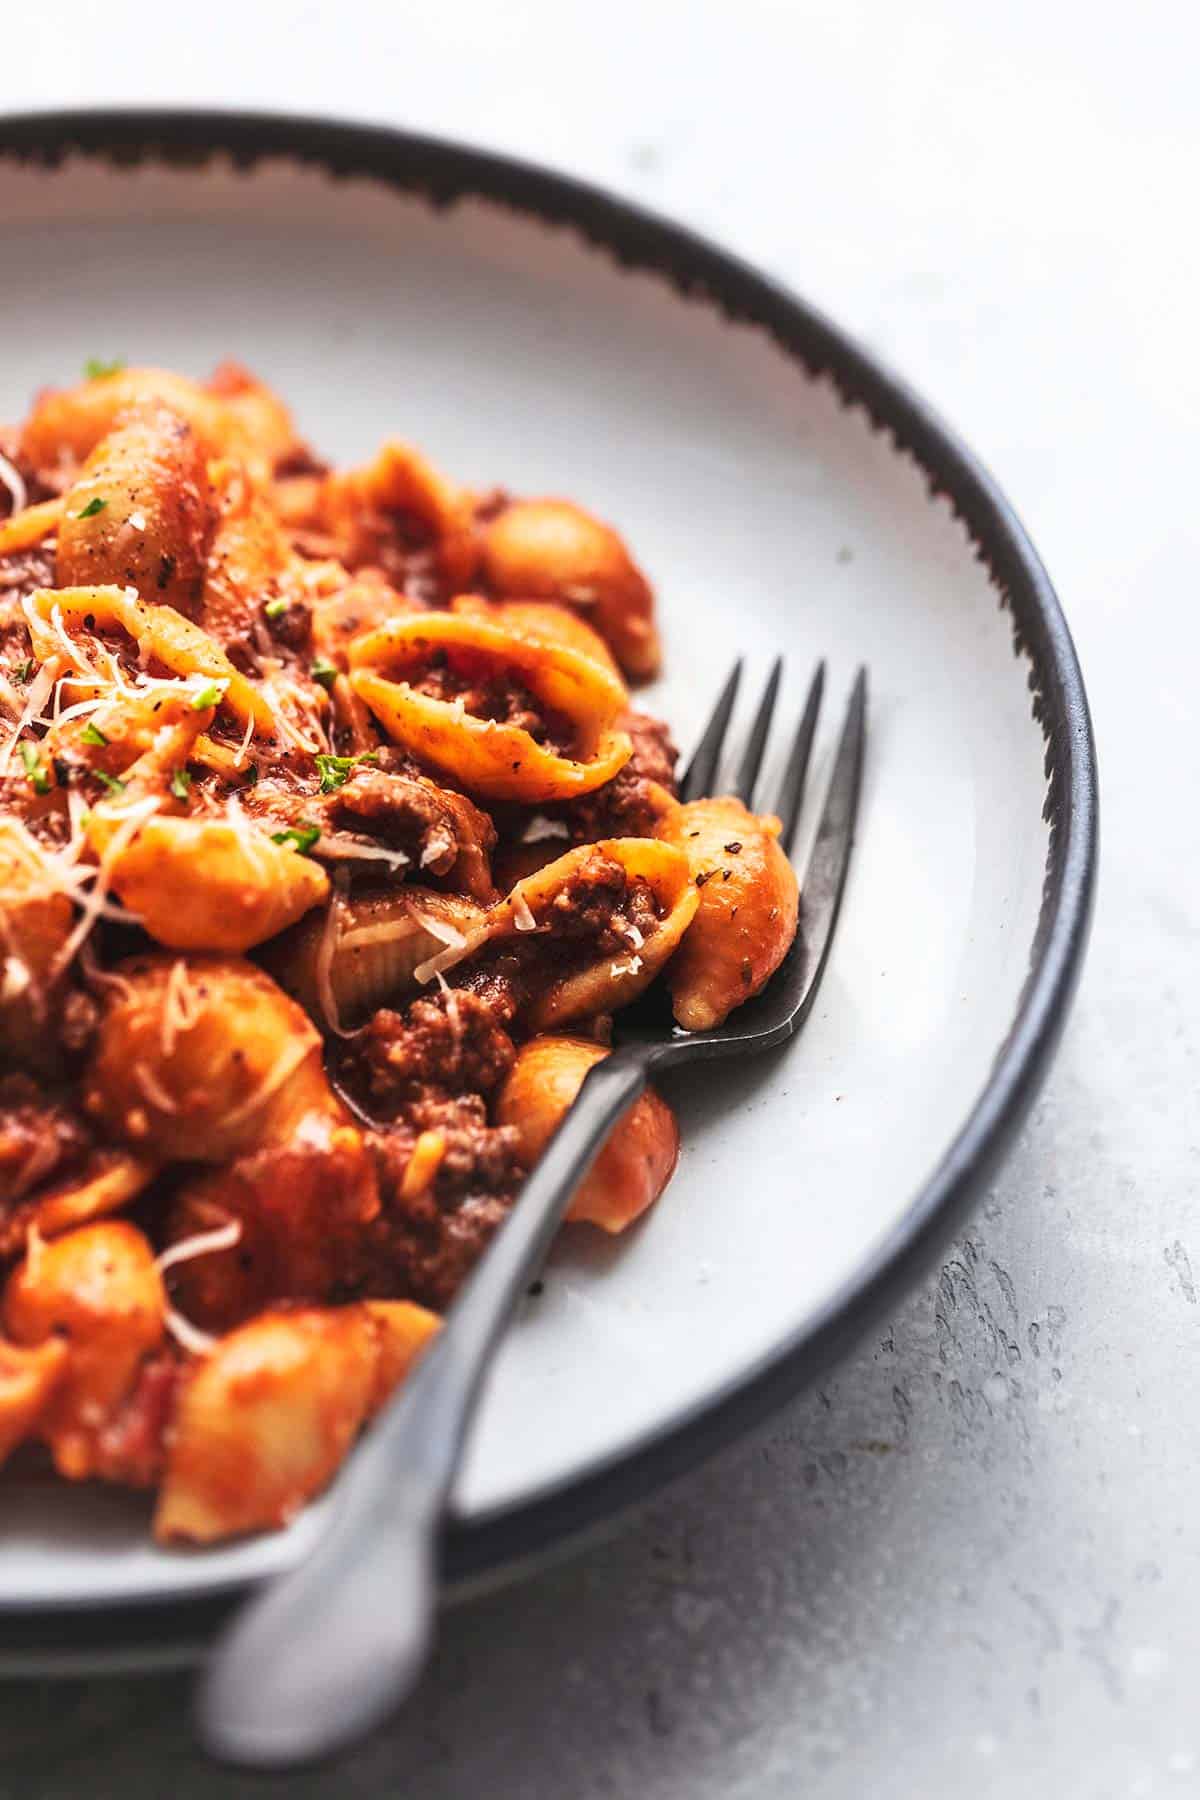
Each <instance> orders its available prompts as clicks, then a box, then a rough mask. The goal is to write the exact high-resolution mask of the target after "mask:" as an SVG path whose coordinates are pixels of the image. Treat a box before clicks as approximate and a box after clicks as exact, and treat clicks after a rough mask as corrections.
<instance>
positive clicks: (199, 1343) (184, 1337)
mask: <svg viewBox="0 0 1200 1800" xmlns="http://www.w3.org/2000/svg"><path fill="white" fill-rule="evenodd" d="M163 1324H164V1325H165V1326H166V1328H167V1330H168V1331H169V1332H170V1333H171V1336H172V1337H173V1338H174V1339H175V1341H176V1343H178V1344H181V1345H182V1346H183V1348H184V1349H185V1350H186V1351H187V1352H188V1354H189V1356H209V1355H211V1353H212V1351H213V1350H215V1349H216V1346H217V1339H216V1338H215V1337H213V1335H212V1333H211V1332H210V1331H201V1329H200V1327H199V1326H198V1325H193V1324H192V1321H191V1320H190V1319H185V1318H184V1316H183V1314H182V1313H181V1312H178V1311H177V1310H176V1308H175V1307H173V1306H168V1307H166V1308H165V1310H164V1312H163Z"/></svg>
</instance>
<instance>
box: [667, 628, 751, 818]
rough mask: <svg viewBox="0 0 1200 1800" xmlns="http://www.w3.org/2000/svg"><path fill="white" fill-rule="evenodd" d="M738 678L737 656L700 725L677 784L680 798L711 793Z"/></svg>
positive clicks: (739, 671)
mask: <svg viewBox="0 0 1200 1800" xmlns="http://www.w3.org/2000/svg"><path fill="white" fill-rule="evenodd" d="M741 679H742V659H741V657H740V656H739V657H738V659H737V661H736V662H735V663H734V665H733V672H732V673H731V675H730V677H729V680H728V681H727V682H726V683H725V686H724V687H723V688H722V689H721V694H720V698H719V699H718V701H717V704H716V705H715V706H714V707H713V711H712V717H711V718H710V719H709V721H708V724H707V725H706V726H705V727H704V736H703V737H702V738H701V739H700V742H699V743H698V744H697V745H696V748H695V750H694V751H693V752H692V760H691V762H690V763H689V764H688V766H687V769H686V770H685V772H684V776H683V780H682V781H681V782H680V784H679V798H680V799H681V800H700V799H703V797H704V796H705V795H706V794H710V793H711V792H712V788H713V782H714V780H715V779H716V774H717V765H718V764H719V762H720V760H721V746H722V745H723V744H724V742H725V733H726V731H727V730H728V729H729V715H730V713H731V712H732V711H733V703H734V701H735V700H736V699H737V691H738V683H739V681H740V680H741Z"/></svg>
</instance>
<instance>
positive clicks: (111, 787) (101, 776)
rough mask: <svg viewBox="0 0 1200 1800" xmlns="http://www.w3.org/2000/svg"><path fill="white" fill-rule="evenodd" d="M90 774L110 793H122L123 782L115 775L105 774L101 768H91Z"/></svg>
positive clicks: (123, 790) (123, 789) (123, 788)
mask: <svg viewBox="0 0 1200 1800" xmlns="http://www.w3.org/2000/svg"><path fill="white" fill-rule="evenodd" d="M92 774H93V775H94V776H95V777H96V780H97V781H102V782H103V783H104V786H105V787H106V788H107V789H108V791H109V793H110V794H123V793H124V792H125V783H124V782H123V781H121V780H120V779H119V777H118V776H116V775H106V774H105V773H104V770H103V769H93V770H92Z"/></svg>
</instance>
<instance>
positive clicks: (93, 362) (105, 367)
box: [83, 356, 125, 381]
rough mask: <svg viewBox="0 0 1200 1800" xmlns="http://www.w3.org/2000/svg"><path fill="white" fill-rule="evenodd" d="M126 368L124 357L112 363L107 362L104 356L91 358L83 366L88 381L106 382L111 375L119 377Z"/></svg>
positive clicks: (117, 358) (115, 359)
mask: <svg viewBox="0 0 1200 1800" xmlns="http://www.w3.org/2000/svg"><path fill="white" fill-rule="evenodd" d="M124 367H125V360H124V358H123V357H120V356H118V357H116V358H114V360H113V361H112V362H105V360H104V358H103V357H102V356H89V357H88V359H87V361H86V362H85V363H84V365H83V373H84V378H85V380H87V381H104V380H105V379H106V378H107V377H108V376H109V375H119V374H120V373H121V370H122V369H123V368H124Z"/></svg>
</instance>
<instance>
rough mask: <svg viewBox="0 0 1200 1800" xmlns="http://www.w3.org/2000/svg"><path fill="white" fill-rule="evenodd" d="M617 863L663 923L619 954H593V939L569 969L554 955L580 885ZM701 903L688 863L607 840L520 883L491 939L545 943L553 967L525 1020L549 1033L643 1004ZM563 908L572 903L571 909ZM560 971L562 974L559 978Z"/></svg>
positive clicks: (632, 937) (636, 842)
mask: <svg viewBox="0 0 1200 1800" xmlns="http://www.w3.org/2000/svg"><path fill="white" fill-rule="evenodd" d="M614 863H615V864H616V865H617V867H618V868H619V870H620V872H621V874H622V876H623V877H624V880H625V882H626V883H629V884H632V883H635V882H636V883H644V884H645V886H646V888H647V889H648V890H649V894H650V897H651V899H652V902H653V908H654V913H655V915H656V917H655V918H654V920H653V923H652V924H651V925H650V927H649V929H648V930H642V929H638V930H637V932H636V934H635V933H634V932H632V931H631V932H630V933H629V934H628V936H627V938H626V940H625V943H626V947H625V948H623V949H622V950H621V951H620V952H619V953H613V952H612V951H609V952H606V953H604V954H597V953H595V952H591V953H589V949H588V945H587V942H586V938H585V939H583V940H582V941H581V943H580V945H579V949H578V952H577V956H576V957H575V958H573V959H570V960H568V961H567V962H566V965H565V967H564V966H563V962H562V960H561V957H560V956H558V955H556V953H555V950H554V941H555V936H556V934H558V933H561V930H562V927H563V925H564V924H566V923H567V920H568V919H569V915H570V904H569V903H570V899H571V895H572V892H573V884H575V883H586V882H587V880H588V878H589V875H590V874H591V872H592V871H593V870H595V869H596V868H598V867H601V868H602V867H611V865H612V864H614ZM698 899H699V896H698V895H697V893H696V891H695V889H694V888H693V887H691V885H690V883H689V880H688V865H687V858H686V857H685V856H684V855H683V854H682V852H681V851H679V850H676V849H673V848H672V847H671V846H669V845H667V844H660V843H658V842H657V841H656V840H655V839H653V838H606V839H602V840H601V841H600V842H599V843H596V844H580V845H579V846H578V847H577V848H576V849H574V850H568V851H567V853H566V855H565V856H560V857H557V858H556V859H555V860H554V862H551V863H547V865H546V866H545V868H542V869H538V870H537V871H536V873H534V874H532V875H528V876H526V877H525V879H524V880H523V881H519V882H518V883H517V885H516V887H514V888H513V890H512V892H511V893H510V894H509V895H508V896H507V898H506V899H505V900H503V901H502V902H501V903H500V905H499V907H497V908H496V909H495V911H494V913H493V915H492V920H491V934H492V937H493V938H499V937H502V936H505V935H508V934H509V933H512V934H513V935H514V936H515V935H520V936H522V937H524V938H525V940H526V941H527V942H530V943H535V942H537V937H536V936H535V934H543V935H544V936H545V939H546V942H547V946H548V954H547V959H546V960H547V966H546V968H545V970H544V971H542V970H539V971H538V979H537V980H536V981H535V982H534V983H533V984H532V985H531V994H530V998H529V1000H528V1001H527V1004H526V1008H525V1012H524V1015H523V1016H524V1018H525V1020H526V1022H527V1023H528V1024H529V1025H530V1026H531V1027H532V1029H533V1030H535V1031H550V1030H553V1029H556V1028H557V1027H559V1026H561V1025H564V1024H566V1023H568V1022H569V1021H570V1020H572V1019H584V1018H591V1017H593V1016H595V1015H596V1014H597V1013H608V1012H615V1011H616V1009H617V1008H618V1007H621V1006H628V1004H629V1002H630V1001H631V1000H634V999H636V997H637V995H638V994H640V993H641V992H642V990H643V988H645V987H646V986H648V984H649V983H650V982H651V981H653V979H654V977H655V975H657V973H658V971H659V970H660V969H661V968H662V966H663V964H664V963H665V962H666V961H667V958H668V957H669V956H671V955H672V954H673V952H674V951H675V949H676V947H677V945H678V944H679V941H680V939H681V938H682V936H683V934H684V932H685V931H686V930H687V927H688V925H689V924H690V923H691V920H692V917H693V915H694V914H695V911H696V906H697V903H698ZM564 903H566V904H565V905H564ZM558 969H561V970H562V972H561V973H558V972H556V971H557V970H558Z"/></svg>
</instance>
